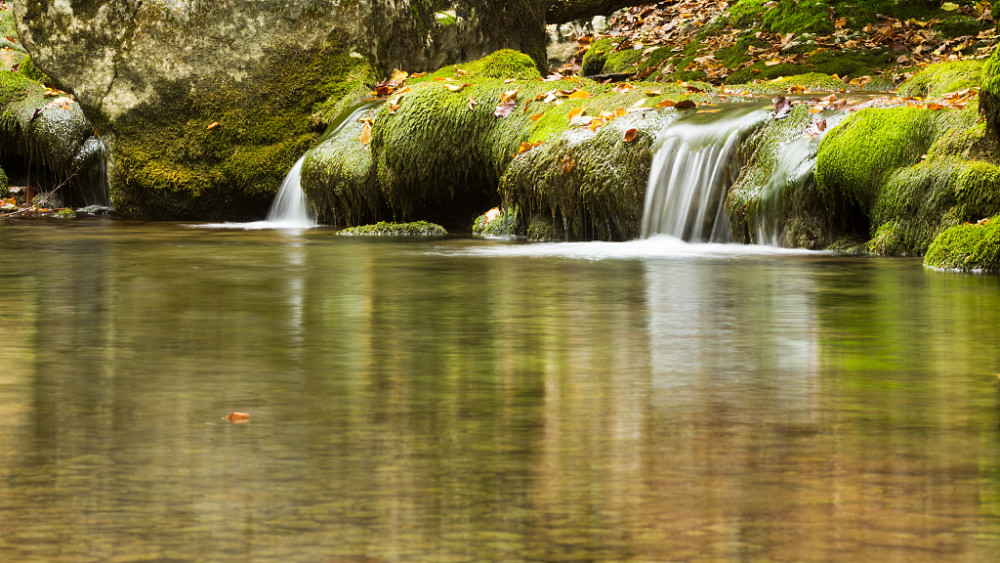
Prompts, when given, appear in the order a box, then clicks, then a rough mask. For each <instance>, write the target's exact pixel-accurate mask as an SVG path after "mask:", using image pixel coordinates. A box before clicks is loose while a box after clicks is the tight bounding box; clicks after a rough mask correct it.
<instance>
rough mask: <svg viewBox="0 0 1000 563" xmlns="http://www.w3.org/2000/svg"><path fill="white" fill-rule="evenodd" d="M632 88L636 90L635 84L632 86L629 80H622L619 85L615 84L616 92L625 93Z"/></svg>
mask: <svg viewBox="0 0 1000 563" xmlns="http://www.w3.org/2000/svg"><path fill="white" fill-rule="evenodd" d="M631 90H635V86H632V85H631V84H629V83H628V82H622V83H621V84H619V85H618V86H615V89H614V92H615V93H616V94H624V93H625V92H629V91H631Z"/></svg>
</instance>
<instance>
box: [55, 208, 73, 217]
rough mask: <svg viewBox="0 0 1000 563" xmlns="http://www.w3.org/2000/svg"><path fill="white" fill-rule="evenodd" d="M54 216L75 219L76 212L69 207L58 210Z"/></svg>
mask: <svg viewBox="0 0 1000 563" xmlns="http://www.w3.org/2000/svg"><path fill="white" fill-rule="evenodd" d="M53 217H55V218H56V219H75V218H76V212H75V211H73V210H72V209H70V208H68V207H67V208H66V209H60V210H59V211H57V212H56V214H55V215H53Z"/></svg>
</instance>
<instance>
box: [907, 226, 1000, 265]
mask: <svg viewBox="0 0 1000 563" xmlns="http://www.w3.org/2000/svg"><path fill="white" fill-rule="evenodd" d="M924 265H925V266H927V267H930V268H938V269H942V270H964V271H984V272H997V271H1000V215H996V216H993V217H991V218H990V219H989V221H988V222H987V223H985V224H965V225H957V226H954V227H952V228H950V229H948V230H946V231H944V232H943V233H941V234H940V235H938V236H937V238H935V239H934V242H933V243H931V246H930V249H929V250H928V251H927V255H926V256H925V257H924Z"/></svg>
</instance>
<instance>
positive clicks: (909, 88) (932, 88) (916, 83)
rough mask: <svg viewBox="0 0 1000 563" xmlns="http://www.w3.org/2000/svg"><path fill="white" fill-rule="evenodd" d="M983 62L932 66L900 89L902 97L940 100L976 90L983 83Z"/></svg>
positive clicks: (971, 61)
mask: <svg viewBox="0 0 1000 563" xmlns="http://www.w3.org/2000/svg"><path fill="white" fill-rule="evenodd" d="M983 66H984V63H983V61H974V60H970V61H957V62H947V63H937V64H932V65H930V66H928V67H926V68H924V69H922V70H921V71H920V72H918V73H917V74H915V75H913V76H912V77H911V78H910V79H909V80H907V81H906V82H904V83H903V84H902V85H901V86H900V87H899V95H900V96H915V97H918V98H939V97H941V96H943V95H945V94H950V93H952V92H958V91H961V90H966V89H968V88H975V87H976V86H979V84H980V83H981V81H982V74H983Z"/></svg>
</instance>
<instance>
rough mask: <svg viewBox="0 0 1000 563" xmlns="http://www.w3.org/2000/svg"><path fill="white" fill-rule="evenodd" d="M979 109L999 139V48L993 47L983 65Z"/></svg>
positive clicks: (989, 127)
mask: <svg viewBox="0 0 1000 563" xmlns="http://www.w3.org/2000/svg"><path fill="white" fill-rule="evenodd" d="M979 110H980V113H982V115H983V117H984V118H985V120H986V125H987V127H988V129H989V131H990V133H991V134H992V136H993V137H994V138H997V139H1000V49H995V50H994V51H993V54H992V55H990V58H989V59H987V60H986V64H984V65H983V74H982V89H981V90H980V92H979Z"/></svg>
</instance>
